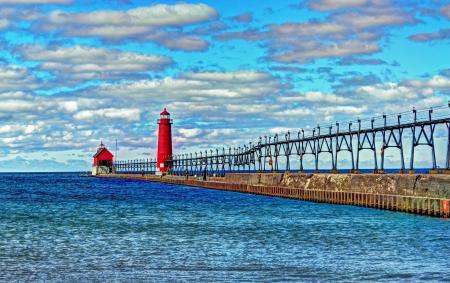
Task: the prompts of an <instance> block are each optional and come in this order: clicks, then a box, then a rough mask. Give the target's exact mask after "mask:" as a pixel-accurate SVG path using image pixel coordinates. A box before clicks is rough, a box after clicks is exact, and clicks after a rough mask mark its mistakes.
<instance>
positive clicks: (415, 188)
mask: <svg viewBox="0 0 450 283" xmlns="http://www.w3.org/2000/svg"><path fill="white" fill-rule="evenodd" d="M225 182H229V183H238V184H247V185H268V186H285V187H290V188H300V189H307V190H327V191H346V192H361V193H372V194H392V195H408V196H423V197H436V198H450V175H419V174H417V175H402V174H303V173H285V174H283V173H270V174H267V173H240V174H227V175H226V176H225Z"/></svg>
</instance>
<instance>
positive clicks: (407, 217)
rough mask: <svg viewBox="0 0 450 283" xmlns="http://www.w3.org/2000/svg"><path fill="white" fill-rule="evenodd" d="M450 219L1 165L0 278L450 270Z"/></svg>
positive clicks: (323, 276) (274, 277) (419, 277)
mask: <svg viewBox="0 0 450 283" xmlns="http://www.w3.org/2000/svg"><path fill="white" fill-rule="evenodd" d="M449 254H450V221H449V220H445V219H438V218H429V217H424V216H416V215H411V214H405V213H399V212H389V211H382V210H375V209H368V208H362V207H353V206H339V205H330V204H317V203H308V202H303V201H295V200H287V199H279V198H271V197H265V196H257V195H247V194H240V193H234V192H222V191H214V190H206V189H199V188H190V187H184V186H174V185H168V184H158V183H146V182H140V181H132V180H120V179H95V178H80V177H78V175H77V174H0V281H8V282H10V281H14V280H17V281H30V280H33V281H65V282H66V281H75V280H77V281H97V282H99V281H100V282H103V281H127V282H130V281H159V282H161V281H163V282H167V281H170V282H174V281H175V282H179V281H189V282H192V281H198V282H212V281H214V282H233V281H239V282H243V281H244V282H246V281H255V282H267V281H279V282H286V281H312V282H315V281H322V282H323V281H345V282H360V281H437V282H439V281H447V282H449V281H450V261H449Z"/></svg>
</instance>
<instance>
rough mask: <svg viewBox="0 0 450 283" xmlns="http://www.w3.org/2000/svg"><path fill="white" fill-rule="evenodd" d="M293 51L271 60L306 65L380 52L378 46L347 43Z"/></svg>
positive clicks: (309, 45) (318, 44)
mask: <svg viewBox="0 0 450 283" xmlns="http://www.w3.org/2000/svg"><path fill="white" fill-rule="evenodd" d="M299 47H301V48H298V49H294V50H292V51H287V52H281V53H278V54H275V55H273V56H271V59H273V60H275V61H278V62H282V63H305V62H308V61H310V60H314V59H319V58H336V57H345V56H350V55H356V54H371V53H375V52H377V51H379V50H380V47H379V46H378V44H374V43H367V42H358V41H347V42H343V43H339V44H330V45H326V44H320V43H318V42H314V44H308V45H303V46H299Z"/></svg>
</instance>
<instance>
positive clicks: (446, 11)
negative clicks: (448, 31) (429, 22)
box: [441, 4, 450, 19]
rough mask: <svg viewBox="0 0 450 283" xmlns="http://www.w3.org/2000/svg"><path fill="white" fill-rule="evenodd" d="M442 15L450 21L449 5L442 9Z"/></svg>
mask: <svg viewBox="0 0 450 283" xmlns="http://www.w3.org/2000/svg"><path fill="white" fill-rule="evenodd" d="M441 13H442V15H444V16H446V17H447V18H449V19H450V4H448V5H446V6H444V7H442V9H441Z"/></svg>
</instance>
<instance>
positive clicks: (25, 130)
mask: <svg viewBox="0 0 450 283" xmlns="http://www.w3.org/2000/svg"><path fill="white" fill-rule="evenodd" d="M44 127H45V123H44V122H42V121H38V122H37V123H35V124H28V125H26V124H25V125H23V124H8V125H2V126H0V134H26V135H29V134H32V133H36V132H40V131H42V129H43V128H44Z"/></svg>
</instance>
